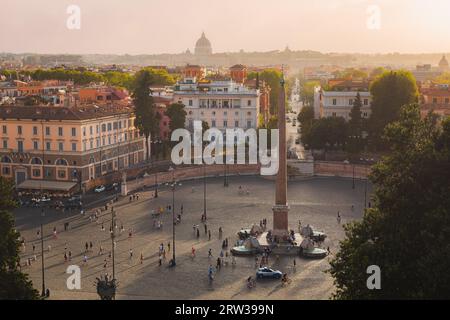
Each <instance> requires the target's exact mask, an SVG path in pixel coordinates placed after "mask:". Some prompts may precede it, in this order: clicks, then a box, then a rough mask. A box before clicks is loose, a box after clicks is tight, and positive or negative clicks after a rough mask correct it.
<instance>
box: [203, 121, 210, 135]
mask: <svg viewBox="0 0 450 320" xmlns="http://www.w3.org/2000/svg"><path fill="white" fill-rule="evenodd" d="M206 130H209V124H208V122H206V121H202V131H203V133H205V131H206Z"/></svg>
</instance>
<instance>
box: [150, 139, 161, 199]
mask: <svg viewBox="0 0 450 320" xmlns="http://www.w3.org/2000/svg"><path fill="white" fill-rule="evenodd" d="M150 143H151V144H152V145H154V146H155V148H154V149H155V156H156V146H157V145H158V144H161V143H162V141H161V140H159V139H158V140H155V141H151V142H150ZM155 156H152V157H151V158H152V169H153V165H154V160H155ZM155 198H158V170H156V171H155Z"/></svg>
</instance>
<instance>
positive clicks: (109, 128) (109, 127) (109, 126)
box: [108, 122, 112, 131]
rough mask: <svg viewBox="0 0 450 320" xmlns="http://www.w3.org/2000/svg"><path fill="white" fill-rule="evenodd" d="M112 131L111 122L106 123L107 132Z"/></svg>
mask: <svg viewBox="0 0 450 320" xmlns="http://www.w3.org/2000/svg"><path fill="white" fill-rule="evenodd" d="M111 130H112V126H111V122H110V123H108V131H111Z"/></svg>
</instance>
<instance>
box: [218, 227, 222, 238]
mask: <svg viewBox="0 0 450 320" xmlns="http://www.w3.org/2000/svg"><path fill="white" fill-rule="evenodd" d="M219 239H222V227H219Z"/></svg>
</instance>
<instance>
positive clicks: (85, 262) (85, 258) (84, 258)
mask: <svg viewBox="0 0 450 320" xmlns="http://www.w3.org/2000/svg"><path fill="white" fill-rule="evenodd" d="M87 260H88V257H87V255H84V256H83V263H84V264H87Z"/></svg>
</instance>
